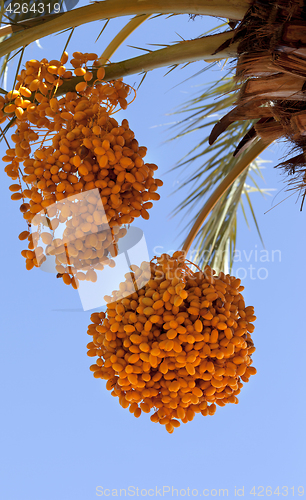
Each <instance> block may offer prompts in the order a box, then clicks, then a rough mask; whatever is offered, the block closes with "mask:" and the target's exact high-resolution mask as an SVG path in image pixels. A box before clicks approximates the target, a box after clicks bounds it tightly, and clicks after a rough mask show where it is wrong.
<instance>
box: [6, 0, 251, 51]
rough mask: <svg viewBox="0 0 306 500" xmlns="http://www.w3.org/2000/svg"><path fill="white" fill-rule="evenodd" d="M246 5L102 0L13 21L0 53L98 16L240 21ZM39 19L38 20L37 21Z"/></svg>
mask: <svg viewBox="0 0 306 500" xmlns="http://www.w3.org/2000/svg"><path fill="white" fill-rule="evenodd" d="M248 7H249V3H248V1H247V0H241V1H240V2H239V5H238V4H237V5H230V4H229V3H228V2H226V1H224V2H220V3H219V2H211V1H210V2H208V1H203V0H192V2H187V1H186V0H154V2H153V1H149V0H147V1H145V2H144V1H143V2H139V1H138V0H116V2H114V1H113V0H104V1H103V2H94V3H92V4H90V5H86V6H85V7H80V8H77V9H73V10H71V11H69V12H64V13H59V14H53V15H50V16H41V17H39V18H38V19H37V20H36V19H30V20H26V21H23V22H19V23H18V24H17V25H16V23H15V24H11V25H10V26H6V27H4V28H1V29H0V36H2V35H3V33H5V34H6V35H7V34H10V36H9V37H8V39H6V40H4V41H3V42H2V44H1V46H0V56H3V55H5V54H7V53H9V52H12V51H13V50H16V49H18V48H20V47H21V46H24V45H29V44H30V43H31V42H33V41H35V40H38V39H40V38H43V37H45V36H48V35H51V34H53V33H57V32H58V31H61V30H64V29H67V28H71V27H75V26H80V25H83V24H85V23H89V22H93V21H97V20H101V19H111V18H115V17H120V16H128V15H141V14H156V13H162V14H171V13H180V14H182V13H187V14H189V13H197V14H203V15H212V16H216V17H225V18H231V19H239V20H241V19H242V18H243V17H244V15H245V13H246V11H247V9H248ZM38 20H39V22H36V21H38ZM25 28H26V29H25ZM1 31H2V32H1Z"/></svg>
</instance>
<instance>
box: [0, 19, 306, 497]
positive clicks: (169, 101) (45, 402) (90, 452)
mask: <svg viewBox="0 0 306 500" xmlns="http://www.w3.org/2000/svg"><path fill="white" fill-rule="evenodd" d="M127 21H128V19H124V18H122V19H119V20H114V21H111V22H110V23H109V25H108V27H107V28H106V30H105V32H104V33H103V35H102V36H101V37H100V39H99V41H98V42H97V43H96V44H95V39H96V37H97V35H98V34H99V31H100V30H101V28H102V23H101V22H100V23H98V22H97V23H92V24H90V25H85V26H83V27H81V28H78V29H77V30H76V32H75V34H74V36H73V37H72V40H71V43H70V45H69V54H72V52H73V51H75V50H81V51H83V52H85V51H86V52H93V51H94V52H97V53H98V54H101V53H102V52H103V50H104V48H105V46H106V45H107V43H108V42H109V40H110V39H111V37H113V36H114V35H115V34H116V32H117V31H118V30H119V29H120V28H121V27H122V26H123V25H124V24H125V23H126V22H127ZM210 27H211V21H210V20H209V19H206V18H197V19H196V20H195V21H194V22H192V21H189V20H188V16H187V15H184V16H174V17H172V18H170V19H168V20H167V19H165V17H160V18H157V19H152V20H150V21H148V22H146V23H145V24H144V25H143V26H142V27H141V28H139V29H138V30H137V31H136V32H135V33H134V34H133V35H132V36H131V37H130V39H129V40H128V42H127V43H128V44H130V45H134V46H138V47H145V46H146V44H148V43H170V42H174V41H177V40H179V36H178V35H181V36H182V37H183V38H185V39H188V38H194V37H196V36H199V35H201V34H202V33H204V32H205V31H206V30H207V29H209V28H210ZM66 37H67V35H59V36H52V37H48V38H44V39H42V40H41V41H40V43H41V46H42V48H39V47H38V46H37V45H36V44H32V45H31V46H30V47H29V48H27V50H26V57H25V60H27V59H30V58H37V59H41V58H43V57H46V58H49V59H54V58H59V57H60V55H61V51H62V48H63V45H64V43H65V39H66ZM151 48H153V49H155V48H154V47H151ZM138 54H140V52H139V51H137V50H135V49H132V48H129V47H122V48H120V50H118V52H117V53H116V54H115V56H114V58H113V61H117V60H121V59H125V58H128V57H134V56H135V55H138ZM204 65H205V63H203V62H198V63H194V64H192V65H189V66H188V67H187V68H185V69H176V70H175V71H173V72H171V73H170V74H169V75H168V76H164V74H165V73H166V69H159V70H155V71H154V72H151V73H149V74H148V75H147V77H146V79H145V81H144V83H143V84H142V86H141V87H140V89H139V91H138V92H137V98H136V100H135V101H134V102H133V104H131V106H130V107H129V108H128V109H127V110H126V111H125V112H121V113H120V114H118V115H117V116H118V117H120V119H122V118H124V117H127V118H128V120H129V122H130V126H131V128H132V129H133V130H134V131H135V134H136V138H137V139H138V141H139V143H140V144H141V145H145V146H147V147H148V154H147V157H146V159H147V161H148V162H154V163H156V164H157V165H158V166H159V170H158V177H160V178H161V179H162V180H163V181H164V186H163V187H162V188H161V189H160V191H159V192H160V194H161V200H160V201H158V202H155V204H154V208H153V209H152V210H151V211H150V220H149V221H138V220H136V221H135V223H134V224H135V225H136V226H137V227H141V228H142V229H143V230H144V233H145V237H146V241H147V245H148V248H149V253H150V257H153V256H154V255H155V254H156V247H158V249H157V251H158V252H161V251H165V252H170V251H173V250H176V249H179V248H180V245H181V243H182V240H183V238H182V235H180V234H179V233H180V230H181V228H183V226H184V222H183V223H182V221H181V217H180V216H177V217H175V218H174V219H171V217H170V213H171V210H173V209H174V208H175V207H176V205H177V204H178V203H179V201H180V200H181V199H182V196H183V195H182V194H181V193H180V194H174V195H173V196H171V195H172V194H173V192H174V191H175V189H176V188H177V187H178V186H179V184H180V183H181V182H182V181H183V179H184V178H185V177H186V175H187V172H186V171H185V172H183V171H182V172H178V171H175V172H170V173H169V171H170V169H171V167H173V166H174V165H175V164H176V162H178V161H179V160H180V159H181V157H182V156H183V155H184V154H186V152H187V151H189V149H191V147H192V146H193V145H194V144H196V141H199V140H200V139H201V138H202V135H201V132H199V133H197V134H191V135H189V136H187V137H185V138H184V139H183V140H179V141H176V142H171V143H169V142H166V141H167V140H168V139H169V138H170V137H171V136H172V135H173V131H170V130H169V127H170V124H172V123H173V122H175V121H176V120H177V119H178V118H177V117H176V116H173V115H169V113H170V112H172V111H173V110H174V109H175V108H176V107H177V106H179V105H180V104H181V103H183V102H184V101H186V100H188V99H190V98H191V97H192V96H193V95H194V94H195V93H196V92H198V91H199V90H200V87H199V86H200V85H201V84H202V83H205V82H210V81H214V80H216V79H217V78H219V77H220V76H221V75H223V74H224V72H225V70H222V68H221V66H217V67H216V68H214V69H213V71H209V72H207V73H204V74H202V75H200V76H198V77H195V78H192V79H189V80H187V81H185V82H184V83H182V84H180V85H178V86H177V84H178V83H181V82H183V81H184V80H186V79H187V78H188V77H190V76H191V75H193V74H195V73H196V72H197V71H199V70H200V69H202V68H203V67H204ZM14 69H15V68H14V66H13V65H12V66H11V68H10V71H11V76H12V75H13V74H14ZM139 80H140V78H139V77H138V76H131V77H129V78H127V79H126V81H127V82H128V83H130V84H131V85H133V84H136V85H137V84H138V83H139ZM0 147H1V153H2V155H3V154H4V150H5V147H4V145H3V144H1V146H0ZM284 152H285V148H284V146H282V145H280V144H274V145H273V146H272V147H270V148H269V150H267V151H266V152H264V154H263V155H262V158H263V159H265V160H269V161H270V163H266V164H265V167H266V168H265V170H264V175H265V179H266V182H265V183H263V182H262V181H260V184H261V186H264V187H267V188H275V189H276V191H275V193H274V194H277V193H278V196H277V198H276V199H275V200H273V197H267V198H265V199H264V198H262V197H261V196H260V195H259V194H254V195H253V196H252V199H253V202H254V207H255V210H256V214H257V217H258V222H259V225H260V228H261V231H262V235H263V239H264V243H265V249H266V253H265V254H263V253H261V251H262V249H263V247H262V245H261V243H260V240H259V238H258V236H257V233H256V229H255V227H254V224H251V227H250V229H248V228H247V226H246V224H245V222H244V219H243V215H242V213H241V212H239V220H238V222H239V224H238V241H237V249H238V250H239V251H240V255H241V258H240V261H238V262H236V263H235V266H234V270H233V274H235V271H236V272H239V273H242V276H243V275H244V274H246V277H245V279H243V285H244V286H245V293H244V294H245V299H246V303H247V305H253V306H254V307H255V314H256V315H257V318H258V319H257V321H256V323H255V325H256V329H255V332H254V334H253V335H252V337H253V340H254V343H255V346H256V348H257V350H256V352H255V353H254V355H253V359H254V366H255V367H256V368H257V370H258V373H257V375H256V376H253V377H251V379H250V382H249V383H248V384H245V385H244V387H243V388H242V390H241V393H240V395H239V404H238V405H230V404H229V405H226V406H225V407H224V408H220V407H217V411H216V414H215V415H214V416H213V417H210V416H208V417H202V416H201V415H196V417H195V418H194V420H193V421H192V422H189V423H188V424H186V425H181V427H180V428H179V429H176V430H175V431H174V433H173V434H172V435H169V434H168V433H167V432H166V430H165V429H164V427H163V426H161V425H158V424H153V423H152V422H151V421H150V419H149V416H148V415H147V414H143V415H142V416H141V417H140V418H139V419H136V418H135V417H134V416H133V415H131V414H130V413H129V411H128V410H124V409H123V408H122V407H121V406H120V405H119V403H118V401H117V399H116V398H113V397H112V396H111V394H110V392H108V391H107V390H106V389H105V382H104V381H102V380H96V379H94V378H93V376H92V373H91V372H90V371H89V366H90V364H91V363H92V359H91V358H88V357H87V355H86V344H87V343H88V342H89V341H90V337H89V336H88V335H87V334H86V330H87V326H88V324H89V322H90V319H89V318H90V311H86V312H84V311H83V310H82V308H81V303H80V299H79V296H78V294H77V292H76V291H74V290H73V289H72V288H71V287H67V286H65V285H64V284H63V282H62V281H61V280H57V279H55V276H54V275H52V274H47V273H43V272H41V271H40V270H38V269H34V270H32V271H30V272H29V271H26V269H25V263H24V259H23V257H21V255H20V252H21V250H22V249H23V248H24V246H23V242H20V241H19V240H18V234H19V233H20V232H21V231H23V230H25V229H26V227H25V223H24V220H23V218H22V215H21V213H20V212H19V205H18V202H13V201H11V199H10V194H11V193H10V191H9V189H8V187H9V184H10V179H9V178H8V177H7V176H6V174H5V173H4V171H3V169H2V173H1V183H0V189H1V196H0V202H1V214H2V239H1V241H2V246H1V261H2V266H1V278H2V287H1V288H2V299H1V335H0V378H1V389H0V390H1V405H2V410H1V413H0V441H1V447H0V449H1V451H0V498H1V499H3V500H55V499H56V500H91V499H92V500H94V499H95V498H103V497H104V496H105V495H104V496H103V497H102V496H98V495H101V491H104V489H110V492H109V493H110V494H111V493H112V490H116V489H117V490H118V495H119V490H120V488H121V489H128V487H134V488H135V489H133V488H132V489H130V496H132V494H133V493H135V495H134V496H135V497H136V496H137V490H136V488H137V487H138V488H139V490H138V496H139V497H141V496H144V495H145V493H146V492H147V496H149V494H151V495H152V491H151V489H153V490H154V495H153V496H152V498H159V497H160V493H161V494H162V491H160V488H161V489H162V488H163V487H165V488H166V487H168V486H169V487H170V492H169V493H167V491H168V490H167V489H166V490H165V494H164V498H170V497H171V498H175V497H177V495H176V491H175V490H174V491H173V496H172V495H171V487H172V486H173V488H175V489H177V490H178V493H179V494H180V490H182V492H181V496H183V495H184V492H185V496H190V497H191V496H196V493H197V496H198V497H199V496H202V497H205V496H206V497H207V498H213V497H214V496H215V497H217V498H219V497H220V496H221V497H222V492H219V489H221V488H224V489H227V490H228V498H235V491H236V492H237V490H238V489H239V490H240V491H239V493H240V496H242V493H243V496H244V498H246V499H251V498H255V497H257V496H259V495H258V494H259V493H261V496H264V497H265V498H266V497H267V496H269V495H270V490H269V488H268V489H266V488H267V487H269V486H270V487H272V497H273V498H277V497H278V496H279V497H283V496H287V497H288V498H295V497H298V496H299V494H298V487H299V486H304V488H305V491H306V474H305V470H306V457H305V444H306V433H305V415H306V411H305V352H306V342H305V333H306V327H305V324H306V321H305V283H306V270H305V269H306V263H305V247H306V237H305V216H306V208H305V209H304V211H303V212H300V210H299V209H300V204H299V202H296V198H295V197H294V196H292V197H291V198H289V199H287V200H286V201H284V202H283V203H281V204H280V205H278V206H277V207H275V208H274V209H273V210H271V211H269V212H268V213H267V214H265V212H267V211H268V210H269V209H270V208H271V207H272V206H273V203H274V204H276V203H278V202H279V201H281V200H283V199H284V198H286V196H288V193H287V194H286V192H284V190H283V188H284V183H283V178H282V175H281V174H280V172H279V171H278V170H276V169H274V168H273V167H274V166H275V165H276V164H277V163H278V162H279V160H280V158H281V157H282V155H283V154H284ZM188 168H194V167H193V166H192V167H188ZM178 174H180V175H178ZM187 192H188V190H185V191H184V193H183V194H187ZM274 194H273V196H274ZM199 208H200V207H199ZM160 247H162V249H161V248H160ZM273 251H275V253H274V254H273ZM256 252H257V253H256ZM273 255H274V259H273ZM263 256H264V257H263ZM260 258H261V259H262V260H263V259H265V260H266V261H261V260H260ZM267 259H268V260H267ZM250 266H253V270H252V271H251V270H250V269H249V268H250ZM241 269H242V271H241ZM244 270H246V272H245V273H244ZM239 275H240V276H241V274H239ZM263 277H265V278H266V279H262V278H263ZM97 487H101V488H103V490H101V488H98V490H97ZM156 487H157V488H158V490H157V491H156V490H155V488H156ZM243 487H244V491H242V490H241V488H243ZM253 487H255V490H254V489H253V490H252V488H253ZM277 487H279V490H277ZM286 487H287V488H288V490H286ZM293 487H294V490H292V488H293ZM188 488H189V490H188ZM235 488H237V490H235ZM262 488H264V489H262ZM142 489H143V490H144V491H143V492H142V495H141V490H142ZM204 489H205V490H204ZM149 490H150V491H149ZM192 490H193V492H192ZM203 490H204V491H203ZM251 491H253V493H256V495H254V494H251ZM299 491H300V493H302V490H301V489H300V490H299ZM104 493H108V492H107V491H104ZM278 493H279V495H278ZM286 493H287V494H286ZM293 493H294V495H293ZM123 494H124V492H122V495H123ZM225 494H226V492H225ZM127 496H128V491H127ZM236 496H238V493H236ZM304 496H306V493H305V494H304ZM178 498H179V497H178Z"/></svg>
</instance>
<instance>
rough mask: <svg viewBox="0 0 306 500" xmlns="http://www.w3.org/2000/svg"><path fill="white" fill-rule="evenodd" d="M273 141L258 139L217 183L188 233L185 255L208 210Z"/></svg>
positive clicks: (184, 247) (208, 212)
mask: <svg viewBox="0 0 306 500" xmlns="http://www.w3.org/2000/svg"><path fill="white" fill-rule="evenodd" d="M272 142H273V141H270V142H267V141H263V140H262V139H258V140H257V141H256V142H255V143H254V144H253V145H252V146H251V147H250V148H249V149H248V150H247V151H246V153H245V154H244V155H243V156H242V157H241V158H240V159H239V160H238V161H237V163H236V165H235V166H234V167H233V169H232V170H231V171H230V173H229V174H228V175H227V176H226V177H225V179H223V181H222V182H221V183H220V184H219V186H218V187H217V189H216V190H215V191H214V192H213V193H212V195H211V196H210V197H209V199H208V200H207V202H206V203H205V205H204V207H203V208H202V210H201V212H200V213H199V215H198V217H197V219H196V221H195V223H194V225H193V227H192V229H191V231H190V233H189V234H188V236H187V238H186V240H185V243H184V246H183V248H182V250H183V251H184V252H185V254H186V255H187V253H188V251H189V249H190V247H191V245H192V243H193V241H194V239H195V237H196V235H197V234H198V232H199V230H200V228H201V227H202V225H203V224H204V222H205V220H206V219H207V217H208V216H209V214H210V212H211V211H212V209H213V208H214V206H215V205H216V203H218V201H219V200H220V198H221V197H222V196H223V195H224V194H225V193H226V191H227V190H228V188H229V187H230V186H231V185H232V184H233V182H234V181H235V180H236V179H237V178H238V177H239V175H241V174H242V172H244V170H245V169H246V168H248V167H249V165H250V164H251V163H252V161H254V160H255V159H256V158H257V156H259V155H260V154H261V153H262V152H263V151H264V150H265V149H266V148H267V147H268V146H269V145H270V144H272Z"/></svg>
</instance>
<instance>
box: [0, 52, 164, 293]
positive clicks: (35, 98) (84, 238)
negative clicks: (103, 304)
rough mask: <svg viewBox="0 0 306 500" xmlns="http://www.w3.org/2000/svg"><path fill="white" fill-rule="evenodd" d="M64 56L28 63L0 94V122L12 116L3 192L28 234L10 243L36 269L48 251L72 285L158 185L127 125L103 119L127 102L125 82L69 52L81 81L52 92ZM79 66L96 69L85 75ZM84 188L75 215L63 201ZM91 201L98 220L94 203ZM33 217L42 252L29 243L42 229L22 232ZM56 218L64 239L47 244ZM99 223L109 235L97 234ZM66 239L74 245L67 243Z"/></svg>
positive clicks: (103, 255)
mask: <svg viewBox="0 0 306 500" xmlns="http://www.w3.org/2000/svg"><path fill="white" fill-rule="evenodd" d="M67 61H68V54H67V53H64V54H63V56H62V58H61V60H60V61H57V60H53V61H50V62H49V61H47V60H46V59H43V60H42V61H40V62H39V61H36V60H30V61H28V62H27V63H26V65H25V66H26V67H25V69H23V70H22V71H21V73H20V75H18V78H17V84H16V87H15V90H13V91H12V92H9V93H8V94H7V95H6V98H5V99H4V98H0V107H1V112H0V118H1V120H5V119H6V117H9V118H12V117H13V118H15V121H14V125H15V126H16V129H15V131H14V133H13V134H12V136H11V140H12V142H13V146H14V147H10V148H9V149H7V151H6V155H5V156H4V158H3V161H4V162H6V163H7V165H6V167H5V171H6V173H7V175H8V176H9V177H10V178H11V179H12V180H13V181H15V183H14V184H12V185H11V186H10V190H11V191H12V192H13V194H12V195H11V198H12V199H13V200H19V201H20V202H21V206H20V210H21V212H22V214H23V218H24V219H25V221H26V222H27V224H28V230H27V231H23V232H22V233H21V234H20V239H22V240H23V239H28V241H29V243H28V248H27V249H25V250H23V251H22V255H23V256H24V257H25V258H26V267H27V269H32V268H33V267H39V265H40V263H42V262H43V261H44V260H45V259H44V258H46V254H47V255H48V254H50V255H56V265H57V269H58V273H59V274H58V276H59V277H62V278H63V279H64V282H65V283H67V284H70V283H72V285H73V286H74V287H77V283H78V279H89V278H90V280H91V281H95V280H96V274H95V271H94V270H95V269H99V268H100V269H101V260H100V259H104V265H105V263H106V264H107V263H108V261H109V259H108V257H109V256H114V255H116V250H114V251H113V248H114V246H116V243H117V241H118V238H120V237H122V236H123V235H124V234H125V231H121V232H120V228H121V227H122V226H123V225H125V224H130V223H132V222H133V220H134V219H135V218H136V217H142V218H144V219H149V212H148V210H149V209H150V208H152V206H153V203H152V201H154V200H158V199H159V198H160V196H159V194H158V193H157V192H156V191H157V189H158V187H159V186H161V185H162V181H160V180H159V179H155V178H154V173H155V171H156V170H157V166H156V165H155V164H152V163H145V162H144V159H143V158H144V157H145V155H146V152H147V148H146V147H143V146H139V144H138V141H137V140H136V139H135V134H134V132H133V131H132V130H131V129H130V126H129V123H128V121H127V120H126V119H124V120H122V123H121V124H120V123H118V122H117V120H116V119H115V118H114V117H113V116H112V113H113V112H114V110H115V109H116V107H118V106H119V107H121V108H122V109H125V108H126V107H127V105H128V102H127V97H128V95H129V94H130V91H131V88H130V87H129V86H128V85H126V84H124V83H123V82H122V80H115V81H111V82H103V81H102V80H103V77H104V75H105V70H104V68H103V67H98V65H99V64H101V63H100V62H99V61H98V58H97V55H96V54H82V53H81V52H74V53H73V59H71V61H70V64H71V65H72V67H73V68H74V69H73V73H74V75H75V76H78V77H81V78H82V81H80V82H78V83H77V84H76V85H75V91H73V92H67V93H66V94H65V95H64V96H62V97H56V92H57V90H58V89H59V88H60V87H61V85H62V84H63V83H64V82H65V80H69V79H71V78H72V76H73V73H72V71H70V70H67V69H66V66H65V64H66V63H67ZM89 64H91V66H92V67H93V68H94V67H96V68H95V74H96V76H97V79H96V80H95V81H94V80H93V78H94V77H93V72H92V71H90V68H89ZM97 67H98V70H96V69H97ZM1 120H0V121H1ZM92 190H98V192H99V195H100V196H99V198H100V199H99V200H95V201H94V202H93V201H92V202H91V203H89V204H88V207H87V209H86V207H85V208H84V206H83V205H80V209H81V207H82V210H83V212H80V209H77V208H76V207H75V206H73V205H74V204H73V202H71V203H70V205H69V204H68V199H69V197H72V196H75V195H78V194H80V193H87V192H89V191H92ZM93 196H94V195H93ZM64 200H65V202H63V201H64ZM59 202H62V203H59ZM101 202H102V205H103V208H104V211H105V215H106V219H105V217H103V213H102V212H101V210H100V211H99V208H98V205H99V203H100V205H101ZM55 203H56V205H54V204H55ZM78 203H79V202H78ZM75 205H76V202H75ZM100 212H101V213H100ZM37 214H45V215H46V216H47V218H48V226H49V230H50V231H49V233H48V235H47V233H46V234H44V235H43V236H42V237H41V240H42V241H43V243H45V244H46V245H47V251H45V249H44V247H43V246H39V247H38V249H37V248H36V246H37V244H38V245H39V240H40V234H41V233H42V232H45V231H44V230H42V229H41V227H38V228H37V230H35V234H32V235H31V234H30V230H31V226H33V224H34V225H36V226H37V220H38V216H37ZM72 218H74V219H75V220H72ZM60 223H61V224H65V225H66V228H65V238H64V239H62V240H61V239H60V238H56V237H55V240H56V241H55V242H53V244H52V241H51V240H52V237H53V239H54V231H56V229H57V227H58V226H59V224H60ZM105 224H108V226H109V228H111V233H109V232H108V233H107V234H106V232H105V230H104V228H105ZM32 229H33V227H32ZM110 234H111V237H110ZM73 237H75V238H76V239H77V240H78V241H77V242H76V243H75V244H74V245H72V243H70V246H69V245H68V246H67V241H70V242H71V241H72V238H73ZM67 238H68V240H67ZM58 240H59V241H58ZM50 245H51V246H50ZM71 252H72V253H71ZM84 254H85V256H84ZM109 254H110V255H109ZM73 261H74V263H73ZM96 265H98V267H97V266H96ZM102 268H103V264H102ZM84 269H85V278H84V272H83V271H82V270H84ZM77 273H79V275H78V277H76V274H77Z"/></svg>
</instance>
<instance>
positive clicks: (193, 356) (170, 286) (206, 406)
mask: <svg viewBox="0 0 306 500" xmlns="http://www.w3.org/2000/svg"><path fill="white" fill-rule="evenodd" d="M156 260H157V263H153V262H151V263H143V264H142V265H141V266H140V268H138V267H137V266H131V269H132V272H131V273H130V274H127V275H126V281H125V282H123V283H121V285H120V287H119V288H120V290H118V291H117V292H113V296H112V297H106V299H107V300H108V305H107V310H106V313H104V312H101V313H94V314H92V316H91V320H92V324H90V325H89V328H88V334H89V335H90V336H92V341H91V342H90V343H89V344H88V345H87V347H88V355H89V356H90V357H97V359H96V361H95V364H93V365H92V366H91V367H90V369H91V371H92V372H93V375H94V377H95V378H101V379H104V380H107V383H106V388H107V389H108V390H110V391H112V395H113V396H115V397H118V398H119V403H120V405H121V406H122V407H123V408H129V411H130V412H131V413H133V414H134V416H135V417H139V416H140V415H141V413H142V412H144V413H151V412H153V413H152V414H151V421H152V422H159V423H160V424H163V425H165V427H166V430H167V431H168V432H169V433H172V432H173V430H174V428H175V427H179V425H180V422H182V423H187V422H188V421H191V420H192V419H193V418H194V416H195V414H196V413H201V414H202V415H203V416H206V415H213V414H214V413H215V411H216V405H218V406H225V405H226V404H227V403H234V404H237V403H238V398H237V396H238V394H239V393H240V390H241V388H242V386H243V383H244V382H248V380H249V377H250V376H251V375H254V374H255V373H256V369H255V368H254V367H253V366H252V357H251V356H252V354H253V352H254V351H255V347H254V345H253V341H252V338H251V333H252V332H253V331H254V325H253V324H252V323H253V321H255V319H256V317H255V316H254V308H253V307H252V306H248V307H246V306H245V302H244V299H243V296H242V294H241V292H242V290H243V288H244V287H242V286H241V285H240V283H241V281H240V280H239V279H236V278H235V277H233V276H230V275H225V274H224V273H220V274H219V275H218V276H217V275H216V273H215V271H213V270H212V269H211V268H210V267H209V266H206V267H205V270H204V272H201V271H197V272H193V271H192V270H191V268H192V266H193V264H192V263H189V261H186V260H185V256H184V252H181V251H178V252H175V253H174V254H173V256H169V255H167V254H163V255H162V256H161V257H158V258H157V259H156ZM136 281H137V283H138V284H139V283H140V286H139V289H138V291H135V283H136ZM142 283H143V286H141V285H142ZM136 289H137V288H136Z"/></svg>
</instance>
